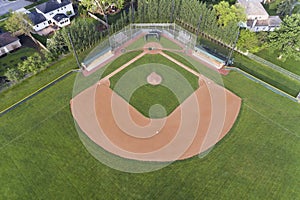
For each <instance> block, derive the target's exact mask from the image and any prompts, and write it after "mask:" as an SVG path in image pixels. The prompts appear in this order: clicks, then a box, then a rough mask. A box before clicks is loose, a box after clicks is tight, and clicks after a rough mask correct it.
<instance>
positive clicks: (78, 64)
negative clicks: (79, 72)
mask: <svg viewBox="0 0 300 200" xmlns="http://www.w3.org/2000/svg"><path fill="white" fill-rule="evenodd" d="M68 37H69V40H70V43H71V45H72V48H73V52H74V56H75V58H76V62H77V66H78V68H79V69H82V67H81V65H80V62H79V59H78V56H77V53H76V51H75V47H74V44H73V41H72V38H71V35H70V32H68Z"/></svg>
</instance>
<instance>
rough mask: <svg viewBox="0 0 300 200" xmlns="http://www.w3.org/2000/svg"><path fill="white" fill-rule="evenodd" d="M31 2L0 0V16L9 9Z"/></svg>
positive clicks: (16, 8) (18, 7)
mask: <svg viewBox="0 0 300 200" xmlns="http://www.w3.org/2000/svg"><path fill="white" fill-rule="evenodd" d="M30 4H32V2H30V1H25V0H17V1H8V0H0V16H1V15H4V14H6V13H8V12H9V10H13V11H14V10H18V9H20V8H23V7H25V6H27V5H30Z"/></svg>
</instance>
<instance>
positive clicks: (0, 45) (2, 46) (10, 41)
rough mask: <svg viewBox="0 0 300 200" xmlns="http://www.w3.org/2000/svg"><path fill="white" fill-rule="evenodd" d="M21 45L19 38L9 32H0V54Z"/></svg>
mask: <svg viewBox="0 0 300 200" xmlns="http://www.w3.org/2000/svg"><path fill="white" fill-rule="evenodd" d="M21 46H22V45H21V43H20V39H19V38H17V37H15V36H13V35H12V34H11V33H9V32H5V33H0V56H2V55H4V54H7V53H9V52H11V51H13V50H15V49H17V48H20V47H21Z"/></svg>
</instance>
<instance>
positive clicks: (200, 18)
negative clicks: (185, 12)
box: [196, 14, 202, 38]
mask: <svg viewBox="0 0 300 200" xmlns="http://www.w3.org/2000/svg"><path fill="white" fill-rule="evenodd" d="M201 22H202V14H201V15H200V16H199V21H198V25H197V34H196V35H197V38H198V36H199V32H200V25H201Z"/></svg>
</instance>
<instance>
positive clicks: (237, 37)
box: [225, 26, 241, 65]
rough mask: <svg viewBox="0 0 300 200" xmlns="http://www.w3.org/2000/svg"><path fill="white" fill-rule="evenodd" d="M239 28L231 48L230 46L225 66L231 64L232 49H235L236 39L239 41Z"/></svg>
mask: <svg viewBox="0 0 300 200" xmlns="http://www.w3.org/2000/svg"><path fill="white" fill-rule="evenodd" d="M240 28H241V27H240V26H239V27H238V31H237V34H236V38H235V40H234V43H233V46H232V48H231V51H230V52H229V55H228V57H227V60H226V63H225V65H229V64H230V63H231V61H230V60H231V57H232V54H233V52H234V49H235V47H236V43H237V41H238V39H239V36H240Z"/></svg>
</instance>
